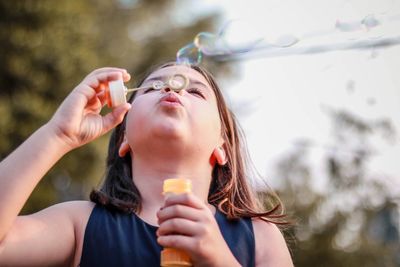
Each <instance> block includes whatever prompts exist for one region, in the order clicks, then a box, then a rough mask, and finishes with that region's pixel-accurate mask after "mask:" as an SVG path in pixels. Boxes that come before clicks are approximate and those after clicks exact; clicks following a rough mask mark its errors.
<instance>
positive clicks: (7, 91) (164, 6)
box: [0, 0, 218, 213]
mask: <svg viewBox="0 0 400 267" xmlns="http://www.w3.org/2000/svg"><path fill="white" fill-rule="evenodd" d="M177 8H179V7H178V5H176V3H175V2H174V1H163V0H152V1H122V0H121V1H116V0H114V1H94V0H84V1H68V0H60V1H51V0H43V1H25V0H14V1H6V0H2V1H0V43H1V47H0V62H1V63H2V64H1V65H0V86H1V90H0V117H1V120H0V159H2V158H4V157H6V156H7V155H8V154H9V153H11V151H12V150H13V149H15V148H16V147H17V146H18V145H19V144H21V143H22V142H23V141H24V140H25V139H26V138H27V137H28V136H29V135H30V134H31V133H32V132H33V131H35V130H36V129H37V128H39V127H40V126H41V125H43V124H44V123H46V122H47V121H48V120H49V119H50V118H51V116H52V114H53V113H54V111H55V110H56V108H57V107H58V106H59V104H60V103H61V102H62V100H63V99H64V98H65V96H66V95H67V94H68V93H69V92H70V91H71V90H72V89H73V87H74V86H76V85H77V84H78V83H79V82H80V81H81V80H82V79H83V78H84V76H85V75H87V74H88V73H89V72H91V71H92V70H93V69H95V68H98V67H104V66H117V67H123V68H126V69H128V70H129V71H130V72H131V73H132V74H133V76H134V79H135V77H136V76H137V74H140V73H142V72H143V71H145V70H146V69H147V68H148V67H149V66H152V65H155V64H159V63H160V62H163V61H165V60H174V57H175V54H176V51H177V50H178V49H179V48H180V47H182V46H183V45H185V44H186V43H188V42H191V41H192V40H193V37H194V36H195V34H196V33H197V32H200V31H205V30H210V28H211V27H212V25H213V23H214V19H215V17H216V14H211V15H210V16H208V17H201V18H195V17H193V20H192V21H190V22H188V23H178V22H179V20H178V19H175V17H174V14H175V11H176V9H177ZM214 70H215V71H216V70H218V69H217V68H215V66H214ZM107 139H108V136H105V137H103V138H100V139H99V140H97V141H95V142H93V143H91V144H88V145H86V146H84V147H83V148H80V149H78V150H76V151H73V152H71V153H70V154H69V155H67V156H65V157H64V158H63V159H62V160H61V161H60V162H59V163H58V164H57V165H56V166H55V167H54V168H53V169H52V170H51V171H50V172H49V173H48V174H47V175H46V177H45V178H44V179H43V180H42V181H41V182H40V184H39V186H38V187H37V188H36V189H35V191H34V192H33V195H32V196H31V198H30V199H29V201H28V203H27V204H26V206H25V208H24V210H23V213H31V212H34V211H37V210H39V209H42V208H44V207H47V206H49V205H51V204H53V203H55V202H60V201H65V200H71V199H82V198H87V195H88V192H89V191H90V190H91V189H92V188H93V187H94V186H96V185H97V184H98V183H99V181H100V179H101V177H102V176H103V172H104V163H103V162H104V160H105V155H106V147H107ZM20 164H23V162H21V163H20ZM15 168H18V166H15Z"/></svg>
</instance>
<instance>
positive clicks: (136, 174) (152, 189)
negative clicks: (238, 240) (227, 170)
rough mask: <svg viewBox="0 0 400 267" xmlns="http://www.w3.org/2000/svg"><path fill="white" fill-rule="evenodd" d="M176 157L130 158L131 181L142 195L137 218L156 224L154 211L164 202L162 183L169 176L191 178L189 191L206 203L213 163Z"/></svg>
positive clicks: (136, 156)
mask: <svg viewBox="0 0 400 267" xmlns="http://www.w3.org/2000/svg"><path fill="white" fill-rule="evenodd" d="M199 162H201V161H198V162H197V163H194V162H190V161H187V160H185V161H183V160H178V159H177V158H174V159H173V158H165V157H164V158H162V159H157V158H152V160H151V162H149V161H148V159H146V160H143V159H142V158H141V157H139V156H138V155H135V156H134V159H133V160H132V177H133V182H134V183H135V185H136V187H137V188H138V190H139V192H140V195H141V197H142V211H141V212H140V214H139V215H140V217H141V218H142V219H143V220H145V221H147V222H148V223H150V224H153V225H157V218H156V213H157V211H158V210H159V209H160V208H161V207H162V206H163V205H164V201H165V199H164V196H163V195H162V191H163V182H164V180H165V179H169V178H186V179H190V180H191V181H192V192H193V194H195V195H196V196H197V197H199V198H200V199H202V200H203V201H204V202H205V203H207V198H208V191H209V187H210V182H211V174H212V166H211V165H210V164H205V165H201V164H200V163H199Z"/></svg>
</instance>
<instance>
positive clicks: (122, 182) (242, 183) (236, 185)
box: [90, 62, 286, 224]
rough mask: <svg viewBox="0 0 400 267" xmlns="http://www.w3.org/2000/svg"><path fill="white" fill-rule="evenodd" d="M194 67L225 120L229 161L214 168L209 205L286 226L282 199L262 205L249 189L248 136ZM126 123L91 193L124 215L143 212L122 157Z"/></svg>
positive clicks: (209, 77) (208, 77) (233, 216)
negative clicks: (103, 171) (98, 187)
mask: <svg viewBox="0 0 400 267" xmlns="http://www.w3.org/2000/svg"><path fill="white" fill-rule="evenodd" d="M175 64H176V63H174V62H173V63H166V64H163V65H161V66H159V67H157V68H155V69H153V71H155V70H158V69H161V68H165V67H169V66H173V65H175ZM190 67H191V68H192V69H194V70H196V71H198V72H199V73H200V74H202V75H203V76H204V77H205V78H206V80H207V82H208V83H209V84H210V85H211V88H212V90H213V91H214V93H215V96H216V99H217V105H218V111H219V117H220V120H221V130H222V133H221V134H222V137H223V139H224V141H225V144H224V149H225V151H226V154H227V159H228V161H227V163H226V164H225V165H223V166H221V165H219V164H216V165H215V166H214V169H213V172H212V181H211V185H210V190H209V194H208V201H209V203H210V204H213V205H215V206H217V207H218V209H219V210H220V211H221V212H223V213H224V214H226V215H227V217H228V218H229V219H237V218H242V217H259V218H261V219H263V220H265V221H269V222H273V223H276V224H286V221H285V219H284V218H285V215H284V209H283V205H282V203H281V201H280V200H279V198H278V197H277V196H276V195H275V194H274V193H273V192H272V191H268V192H267V196H265V195H264V199H263V201H264V203H261V201H260V200H259V199H258V197H257V195H256V194H255V193H254V191H253V190H252V188H251V187H250V186H249V181H248V179H249V177H248V175H247V172H248V167H249V160H248V158H249V157H248V153H247V148H246V146H245V145H244V136H243V134H242V131H241V129H240V127H239V126H238V124H237V122H236V118H235V116H234V114H233V113H232V112H231V110H230V109H229V108H228V106H227V105H226V102H225V100H224V97H223V95H222V93H221V91H220V89H219V87H218V85H217V83H216V82H215V79H214V78H213V76H212V75H211V74H210V73H209V72H208V71H207V70H205V69H204V68H202V67H199V66H195V65H191V66H190ZM153 71H151V72H150V73H152V72H153ZM150 73H148V75H149V74H150ZM148 75H145V76H144V78H143V79H142V80H141V81H140V82H139V84H138V85H140V84H142V83H143V81H144V80H145V78H146V77H148ZM134 97H135V95H132V96H131V97H130V99H129V102H132V101H133V99H134ZM125 123H126V117H125V119H124V121H123V122H122V123H121V124H120V125H118V126H117V127H116V128H115V129H114V131H113V132H112V135H111V139H110V143H109V147H108V156H107V169H106V175H105V179H104V182H103V184H102V186H101V188H100V190H93V191H92V192H91V194H90V199H91V200H92V201H93V202H95V203H98V204H101V205H104V206H106V207H109V208H112V209H117V210H120V211H123V212H140V210H141V201H142V198H141V195H140V192H139V190H138V189H137V187H136V186H135V184H134V182H133V179H132V164H131V156H130V154H129V153H127V154H126V155H125V156H124V157H120V156H119V155H118V150H119V147H120V145H121V142H122V140H123V135H124V131H125ZM265 197H266V198H265ZM265 199H268V200H272V202H271V203H274V204H273V205H269V207H265Z"/></svg>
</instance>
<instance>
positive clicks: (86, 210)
mask: <svg viewBox="0 0 400 267" xmlns="http://www.w3.org/2000/svg"><path fill="white" fill-rule="evenodd" d="M95 205H96V204H95V203H93V202H90V201H85V200H77V201H67V202H63V203H59V204H56V205H54V206H52V207H50V208H54V209H57V210H58V211H59V212H63V213H65V214H66V215H67V216H68V217H69V219H70V220H71V223H72V224H73V228H74V231H75V253H74V260H73V263H74V264H73V266H78V265H79V262H80V259H81V255H82V248H83V242H84V237H85V230H86V226H87V224H88V221H89V218H90V215H91V214H92V211H93V209H94V207H95Z"/></svg>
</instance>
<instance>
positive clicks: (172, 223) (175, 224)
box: [157, 218, 198, 236]
mask: <svg viewBox="0 0 400 267" xmlns="http://www.w3.org/2000/svg"><path fill="white" fill-rule="evenodd" d="M197 229H198V227H197V223H195V222H193V221H189V220H186V219H182V218H174V219H170V220H167V221H165V222H163V223H162V224H160V227H159V228H158V230H157V235H158V236H162V235H170V234H176V235H178V234H179V235H186V236H194V235H195V234H196V232H197Z"/></svg>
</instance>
